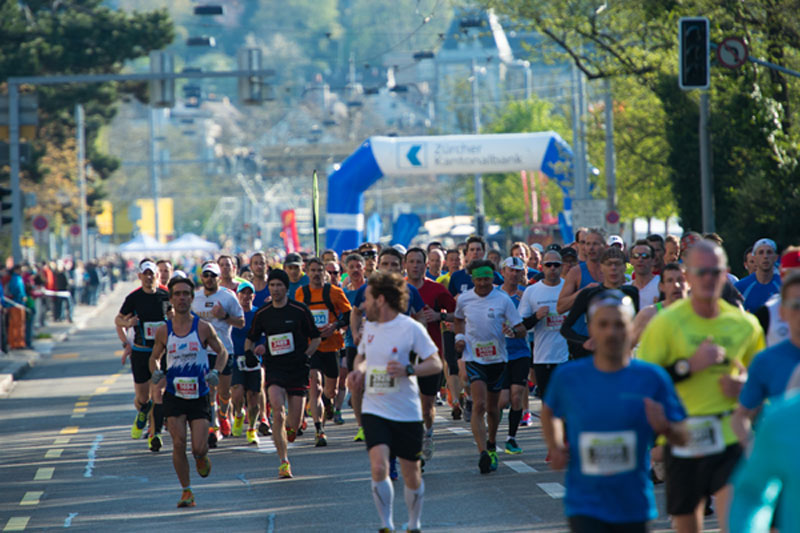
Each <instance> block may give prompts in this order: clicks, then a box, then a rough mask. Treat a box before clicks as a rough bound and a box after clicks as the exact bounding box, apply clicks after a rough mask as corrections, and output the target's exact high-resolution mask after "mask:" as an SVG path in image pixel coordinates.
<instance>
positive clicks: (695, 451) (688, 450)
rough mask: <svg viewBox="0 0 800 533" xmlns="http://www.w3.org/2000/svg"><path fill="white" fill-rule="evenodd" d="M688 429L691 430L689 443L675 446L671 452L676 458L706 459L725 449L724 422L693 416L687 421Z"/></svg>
mask: <svg viewBox="0 0 800 533" xmlns="http://www.w3.org/2000/svg"><path fill="white" fill-rule="evenodd" d="M686 428H687V429H688V430H689V443H688V444H687V445H686V446H673V447H672V450H671V452H672V455H674V456H675V457H683V458H693V457H705V456H707V455H714V454H716V453H720V452H722V451H723V450H724V449H725V438H724V436H723V434H722V420H720V419H719V418H717V417H716V416H691V417H689V418H688V419H686Z"/></svg>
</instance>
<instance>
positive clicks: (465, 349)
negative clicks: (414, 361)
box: [451, 259, 526, 474]
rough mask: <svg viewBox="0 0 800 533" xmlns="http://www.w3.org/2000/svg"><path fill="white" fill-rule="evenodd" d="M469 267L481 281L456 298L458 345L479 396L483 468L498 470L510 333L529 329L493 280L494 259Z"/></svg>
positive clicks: (475, 430)
mask: <svg viewBox="0 0 800 533" xmlns="http://www.w3.org/2000/svg"><path fill="white" fill-rule="evenodd" d="M467 268H468V269H469V276H470V279H471V280H472V281H473V282H474V283H475V286H474V288H472V289H469V290H468V291H467V292H464V293H463V294H462V295H461V296H460V297H459V298H458V300H457V303H456V311H455V323H454V326H455V332H456V351H458V352H461V353H462V354H463V355H462V358H463V360H464V361H465V364H466V365H465V366H466V371H467V375H468V377H469V383H470V391H471V393H472V402H473V405H472V411H473V412H472V417H471V419H470V422H471V425H472V435H473V437H474V438H475V443H476V444H477V446H478V451H479V452H480V459H479V461H478V468H479V469H480V472H481V474H487V473H489V472H491V471H493V470H497V450H496V439H497V426H498V424H499V423H500V411H499V409H498V407H497V405H498V400H499V399H500V391H501V390H503V387H504V386H505V383H506V380H507V379H508V376H507V373H506V361H507V360H508V353H507V351H506V334H509V335H511V334H513V335H514V336H516V337H518V338H523V337H525V333H526V332H525V327H524V326H523V325H522V319H521V318H520V316H519V313H518V312H517V308H516V307H514V303H513V302H512V301H511V298H509V297H508V295H506V294H505V293H503V292H502V291H499V290H495V288H494V287H493V286H492V280H493V279H494V276H495V275H496V272H495V271H494V268H493V266H492V262H491V261H487V260H485V259H476V260H474V261H472V262H471V263H470V264H469V266H468V267H467ZM451 285H452V281H451ZM512 331H513V333H512ZM484 414H485V415H486V418H487V420H488V426H489V427H488V432H487V427H486V423H485V422H484V419H483V417H484ZM487 437H488V438H487Z"/></svg>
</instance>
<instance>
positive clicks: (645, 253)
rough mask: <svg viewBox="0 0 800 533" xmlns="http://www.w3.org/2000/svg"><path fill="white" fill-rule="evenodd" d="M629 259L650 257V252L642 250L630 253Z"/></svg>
mask: <svg viewBox="0 0 800 533" xmlns="http://www.w3.org/2000/svg"><path fill="white" fill-rule="evenodd" d="M631 259H650V254H649V253H647V252H642V253H640V254H631Z"/></svg>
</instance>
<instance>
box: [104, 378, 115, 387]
mask: <svg viewBox="0 0 800 533" xmlns="http://www.w3.org/2000/svg"><path fill="white" fill-rule="evenodd" d="M115 381H117V378H114V377H111V378H108V379H104V380H103V385H113V384H114V382H115Z"/></svg>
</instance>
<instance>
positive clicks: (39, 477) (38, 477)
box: [33, 466, 56, 481]
mask: <svg viewBox="0 0 800 533" xmlns="http://www.w3.org/2000/svg"><path fill="white" fill-rule="evenodd" d="M55 471H56V469H55V468H54V467H52V466H51V467H42V468H40V469H38V470H37V471H36V474H34V476H33V480H34V481H47V480H49V479H53V473H54V472H55Z"/></svg>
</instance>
